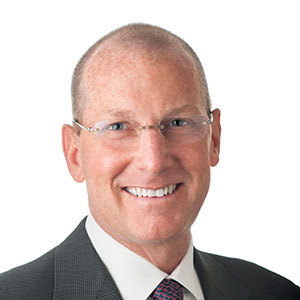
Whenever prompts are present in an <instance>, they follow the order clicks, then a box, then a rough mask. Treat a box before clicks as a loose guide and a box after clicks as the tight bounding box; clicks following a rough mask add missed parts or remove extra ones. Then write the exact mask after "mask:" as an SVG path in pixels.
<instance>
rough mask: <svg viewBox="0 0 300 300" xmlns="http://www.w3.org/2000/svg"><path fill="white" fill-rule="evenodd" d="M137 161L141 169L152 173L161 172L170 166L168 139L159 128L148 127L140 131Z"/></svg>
mask: <svg viewBox="0 0 300 300" xmlns="http://www.w3.org/2000/svg"><path fill="white" fill-rule="evenodd" d="M136 162H137V167H138V168H139V169H140V170H143V171H146V172H147V173H150V174H160V173H161V172H162V171H163V170H164V169H166V168H167V167H168V164H169V157H168V149H167V145H166V140H165V138H164V137H163V136H162V135H161V133H160V132H159V130H158V129H157V128H153V127H152V128H147V129H144V130H142V132H141V133H140V137H139V142H138V145H137V153H136Z"/></svg>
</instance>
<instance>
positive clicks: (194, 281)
mask: <svg viewBox="0 0 300 300" xmlns="http://www.w3.org/2000/svg"><path fill="white" fill-rule="evenodd" d="M72 98H73V116H74V120H73V126H72V127H71V126H69V125H65V126H64V127H63V149H64V154H65V158H66V161H67V165H68V168H69V171H70V173H71V175H72V177H73V178H74V180H75V181H77V182H82V181H84V180H85V181H86V185H87V192H88V200H89V207H90V211H91V214H90V215H89V216H88V217H87V219H84V220H83V221H82V222H81V223H80V224H79V226H78V227H77V229H76V230H75V231H74V232H73V233H72V234H71V235H70V236H69V237H68V238H67V239H66V240H65V241H64V242H63V243H62V244H60V245H59V246H57V247H56V248H55V249H53V250H51V251H50V252H48V253H47V254H45V255H44V256H42V257H41V258H39V259H37V260H36V261H33V262H31V263H29V264H27V265H24V266H21V267H19V268H16V269H13V270H11V271H8V272H6V273H3V274H2V275H0V299H1V300H6V299H22V300H24V299H25V300H29V299H30V300H32V299H43V300H44V299H55V300H59V299H72V300H74V299H134V300H146V299H185V300H187V299H190V300H191V299H205V300H221V299H222V300H226V299H227V300H229V299H230V300H242V299H245V300H246V299H248V300H251V299H253V300H254V299H261V300H262V299H264V300H266V299H278V300H279V299H284V300H288V299H295V300H296V299H300V289H299V288H298V287H296V286H295V285H293V283H291V282H290V281H288V280H287V279H284V278H282V277H280V276H279V275H276V274H274V273H272V272H270V271H267V270H265V269H263V268H261V267H258V266H256V265H254V264H251V263H248V262H245V261H241V260H236V259H230V258H225V257H221V256H216V255H212V254H208V253H203V252H200V251H198V250H196V249H194V248H193V244H192V237H191V232H190V229H191V226H192V224H193V222H194V220H195V219H196V217H197V215H198V212H199V210H200V208H201V206H202V204H203V202H204V199H205V197H206V194H207V192H208V188H209V182H210V167H211V166H215V165H216V164H217V163H218V159H219V149H220V131H221V129H220V111H219V110H218V109H215V110H213V111H211V104H210V100H209V94H208V89H207V84H206V80H205V75H204V72H203V70H202V67H201V63H200V61H199V59H198V58H197V56H196V54H195V53H194V51H193V50H192V49H191V48H190V47H189V46H188V45H187V44H186V43H185V42H184V41H183V40H181V39H180V38H178V37H177V36H175V35H173V34H171V33H170V32H167V31H165V30H163V29H161V28H158V27H154V26H150V25H145V24H132V25H128V26H125V27H122V28H120V29H117V30H116V31H114V32H112V33H110V34H108V35H107V36H105V37H104V38H102V39H101V40H100V41H98V42H97V43H96V44H95V45H94V46H92V47H91V48H90V49H89V50H88V51H87V53H86V54H85V55H84V56H83V57H82V59H81V60H80V62H79V63H78V65H77V67H76V69H75V72H74V76H73V83H72Z"/></svg>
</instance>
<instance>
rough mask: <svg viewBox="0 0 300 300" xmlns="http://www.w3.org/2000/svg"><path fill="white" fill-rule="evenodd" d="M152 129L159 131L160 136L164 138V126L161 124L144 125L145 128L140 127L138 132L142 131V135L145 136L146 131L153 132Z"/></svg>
mask: <svg viewBox="0 0 300 300" xmlns="http://www.w3.org/2000/svg"><path fill="white" fill-rule="evenodd" d="M151 129H154V130H155V129H157V130H158V132H159V134H160V135H161V136H162V137H163V138H164V137H165V136H164V135H163V133H162V129H164V125H161V124H157V125H143V126H139V127H138V128H137V130H138V131H142V134H141V136H143V135H144V132H145V131H146V130H151Z"/></svg>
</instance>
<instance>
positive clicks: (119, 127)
mask: <svg viewBox="0 0 300 300" xmlns="http://www.w3.org/2000/svg"><path fill="white" fill-rule="evenodd" d="M126 128H127V126H126V125H125V124H124V123H122V122H117V123H113V124H110V125H109V126H108V130H112V131H120V130H124V129H126Z"/></svg>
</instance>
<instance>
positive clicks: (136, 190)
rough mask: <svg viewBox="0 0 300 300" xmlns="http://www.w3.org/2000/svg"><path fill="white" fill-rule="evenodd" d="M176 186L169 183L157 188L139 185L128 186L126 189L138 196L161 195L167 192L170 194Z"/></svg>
mask: <svg viewBox="0 0 300 300" xmlns="http://www.w3.org/2000/svg"><path fill="white" fill-rule="evenodd" d="M176 187H177V185H176V184H171V185H169V186H165V187H163V188H160V189H157V190H149V189H144V188H139V187H128V188H126V191H127V192H129V193H130V194H133V195H134V196H138V197H162V196H165V195H168V194H169V195H170V194H172V193H173V192H174V191H175V189H176Z"/></svg>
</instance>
